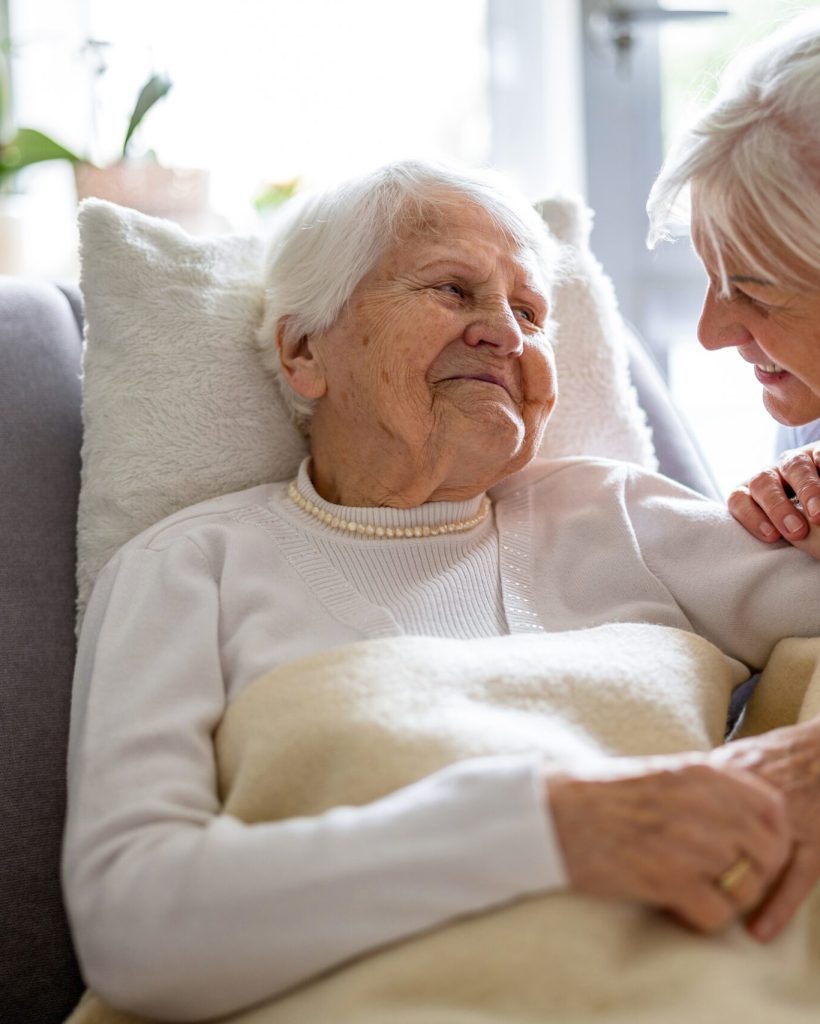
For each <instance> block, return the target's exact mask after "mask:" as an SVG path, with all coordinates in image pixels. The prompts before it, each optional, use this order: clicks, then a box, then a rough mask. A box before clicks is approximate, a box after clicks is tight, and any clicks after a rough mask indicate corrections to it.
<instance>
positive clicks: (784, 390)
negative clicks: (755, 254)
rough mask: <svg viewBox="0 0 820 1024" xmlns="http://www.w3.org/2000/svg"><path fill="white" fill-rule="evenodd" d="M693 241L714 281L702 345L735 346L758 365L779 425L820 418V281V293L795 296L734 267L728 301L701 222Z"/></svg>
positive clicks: (706, 300)
mask: <svg viewBox="0 0 820 1024" xmlns="http://www.w3.org/2000/svg"><path fill="white" fill-rule="evenodd" d="M692 239H693V242H694V244H695V248H696V249H697V251H698V255H699V256H700V258H701V261H702V262H703V265H704V267H705V269H706V272H707V274H708V275H709V284H708V287H707V291H706V297H705V298H704V300H703V310H702V312H701V316H700V322H699V323H698V340H699V341H700V343H701V344H702V345H703V346H704V348H707V349H710V350H712V349H718V348H726V347H729V346H732V347H734V348H736V349H737V350H738V353H739V355H740V356H741V357H742V358H743V359H745V360H746V362H748V363H750V364H752V366H753V367H754V371H753V372H754V374H755V376H756V377H757V379H758V381H760V383H761V384H762V386H763V404H764V406H765V407H766V409H767V410H768V412H769V413H770V415H771V416H773V417H774V419H776V420H777V421H778V422H779V423H785V424H788V425H797V424H800V423H808V422H809V421H811V420H814V419H818V418H820V280H819V281H818V286H817V289H816V290H807V291H802V292H794V291H789V290H784V289H782V288H779V287H777V286H776V285H775V284H773V283H772V282H770V281H767V280H765V279H761V278H759V277H757V276H755V275H754V274H750V273H749V272H748V270H747V269H746V268H744V267H739V266H729V267H728V268H727V269H728V272H729V286H730V289H731V291H730V293H729V295H727V296H724V295H721V294H720V293H721V287H720V280H719V275H718V269H717V266H716V265H715V261H714V260H713V259H712V258H711V256H710V253H709V250H708V247H707V246H706V245H705V244H704V241H703V238H702V237H701V236H700V233H699V232H698V229H697V219H696V218H693V229H692Z"/></svg>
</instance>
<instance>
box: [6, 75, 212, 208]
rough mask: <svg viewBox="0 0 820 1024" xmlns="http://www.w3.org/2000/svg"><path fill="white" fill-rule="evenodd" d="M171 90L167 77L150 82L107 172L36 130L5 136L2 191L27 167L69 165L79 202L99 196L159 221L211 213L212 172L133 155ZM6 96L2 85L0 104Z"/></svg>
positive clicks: (138, 101) (140, 94)
mask: <svg viewBox="0 0 820 1024" xmlns="http://www.w3.org/2000/svg"><path fill="white" fill-rule="evenodd" d="M170 88H171V82H170V80H169V79H168V78H166V77H164V76H162V75H152V76H151V77H150V78H149V79H148V81H147V82H146V83H145V85H144V86H143V87H142V89H141V90H140V92H139V95H138V96H137V101H136V104H135V105H134V109H133V111H132V112H131V117H130V119H129V122H128V127H127V129H126V132H125V138H124V140H123V144H122V149H121V152H120V155H119V158H118V159H117V160H116V161H114V162H113V163H111V164H108V165H106V166H104V167H100V166H97V165H96V164H94V163H93V162H92V161H91V160H90V159H88V158H87V157H84V156H82V155H80V154H78V153H75V152H73V151H72V150H71V149H69V148H68V147H67V146H63V145H62V144H61V143H60V142H57V141H56V140H55V139H53V138H51V137H50V136H48V135H45V134H44V133H43V132H40V131H37V130H36V129H34V128H26V127H23V128H18V129H17V131H16V132H15V133H14V134H13V135H11V136H9V135H7V136H6V139H4V138H3V137H2V135H0V188H2V187H3V185H4V184H6V183H7V182H8V181H9V180H10V178H11V177H12V176H13V175H14V174H16V173H17V172H18V171H20V170H22V169H23V168H24V167H28V166H31V165H32V164H36V163H41V162H43V161H46V160H67V161H68V162H69V163H71V164H72V165H73V167H74V178H75V182H76V187H77V198H78V199H84V198H86V197H88V196H97V197H98V198H100V199H108V200H110V201H111V202H115V203H119V204H120V205H122V206H131V207H133V208H134V209H137V210H141V211H142V212H143V213H149V214H153V215H155V216H167V217H171V216H180V215H183V216H185V215H195V214H201V213H203V212H204V211H205V210H206V209H207V207H208V173H207V171H203V170H181V169H179V168H172V167H164V166H163V165H162V164H160V163H158V162H157V160H156V157H155V156H153V155H152V154H150V155H149V156H147V157H144V158H142V159H134V158H133V157H132V155H131V152H130V149H131V143H132V139H133V136H134V133H135V131H136V130H137V128H138V127H139V126H140V124H141V123H142V122H143V120H144V118H145V116H146V114H147V113H148V112H149V111H150V110H151V109H152V107H153V106H154V105H155V104H156V103H157V102H158V101H159V100H161V99H162V98H163V97H164V96H166V95H167V93H168V91H169V89H170ZM4 92H5V91H4V90H3V89H2V83H0V98H1V97H2V95H3V93H4ZM1 111H2V102H0V112H1Z"/></svg>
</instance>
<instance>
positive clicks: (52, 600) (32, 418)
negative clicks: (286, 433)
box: [0, 277, 82, 1024]
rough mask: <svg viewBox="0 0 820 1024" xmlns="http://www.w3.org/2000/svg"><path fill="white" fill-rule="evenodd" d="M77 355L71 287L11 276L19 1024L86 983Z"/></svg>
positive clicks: (4, 361)
mask: <svg viewBox="0 0 820 1024" xmlns="http://www.w3.org/2000/svg"><path fill="white" fill-rule="evenodd" d="M75 295H76V292H75ZM80 358H81V335H80V329H79V327H78V324H77V320H76V318H75V314H74V312H73V311H72V308H71V305H70V304H69V302H68V300H67V298H66V296H65V295H64V294H63V293H62V292H61V291H60V290H59V289H57V288H56V287H54V286H53V285H49V284H45V283H39V282H32V281H22V280H16V279H13V278H3V277H0V524H2V526H1V531H0V532H1V533H2V537H3V554H2V557H0V1020H1V1021H4V1022H5V1021H8V1022H9V1024H51V1022H52V1021H53V1022H55V1024H56V1022H57V1021H61V1020H63V1019H64V1017H65V1016H66V1015H67V1014H68V1012H69V1011H70V1010H71V1009H72V1007H73V1005H74V1004H75V1003H76V1001H77V999H78V997H79V993H80V991H81V988H82V985H81V979H80V975H79V970H78V968H77V963H76V960H75V957H74V953H73V949H72V946H71V941H70V937H69V933H68V925H67V922H66V918H65V913H64V911H63V904H62V899H61V895H60V879H59V856H60V841H61V837H62V823H63V814H64V808H65V752H66V740H67V733H68V711H69V698H70V692H71V674H72V668H73V660H74V600H75V584H74V561H75V554H74V550H75V546H74V530H75V519H76V508H77V495H78V491H79V480H80V439H81V423H80Z"/></svg>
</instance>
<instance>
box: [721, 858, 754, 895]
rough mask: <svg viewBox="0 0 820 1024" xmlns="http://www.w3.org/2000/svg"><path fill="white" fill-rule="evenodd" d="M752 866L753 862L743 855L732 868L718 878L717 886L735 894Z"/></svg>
mask: <svg viewBox="0 0 820 1024" xmlns="http://www.w3.org/2000/svg"><path fill="white" fill-rule="evenodd" d="M751 866H752V862H751V861H750V860H749V858H748V857H746V856H743V855H741V856H740V857H738V859H737V860H736V861H735V862H734V864H733V865H732V866H731V867H730V868H727V869H726V870H725V871H724V872H723V874H722V875H718V876H717V879H716V881H717V884H718V885H719V886H720V888H721V889H723V891H724V892H727V893H732V892H734V890H735V889H737V887H738V886H739V885H740V883H741V882H742V881H743V879H744V878H745V877H746V873H747V872H748V870H749V868H750V867H751Z"/></svg>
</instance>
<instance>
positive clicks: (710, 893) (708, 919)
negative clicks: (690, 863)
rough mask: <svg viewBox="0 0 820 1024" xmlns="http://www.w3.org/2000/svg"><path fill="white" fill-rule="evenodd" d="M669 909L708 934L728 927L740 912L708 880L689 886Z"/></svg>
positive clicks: (693, 926)
mask: <svg viewBox="0 0 820 1024" xmlns="http://www.w3.org/2000/svg"><path fill="white" fill-rule="evenodd" d="M669 909H670V910H672V911H673V912H674V913H675V914H676V915H677V916H678V917H679V918H680V919H681V920H682V921H684V922H685V923H686V924H688V925H690V926H691V927H692V928H695V929H696V930H697V931H699V932H705V933H706V934H708V935H712V934H714V933H715V932H719V931H723V929H724V928H728V927H729V925H730V924H731V923H732V922H733V921H735V920H736V919H737V917H738V916H739V914H740V911H739V910H738V908H737V907H736V906H735V905H734V904H733V903H732V902H731V901H730V900H729V899H727V898H726V896H725V895H724V894H723V893H721V892H719V891H718V890H717V889H716V888H715V887H714V885H713V884H712V882H711V881H707V880H704V881H702V882H701V883H699V884H697V885H693V886H689V887H688V888H687V891H686V892H685V893H683V894H682V895H681V897H680V898H676V899H675V901H674V903H671V904H670V905H669Z"/></svg>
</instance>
